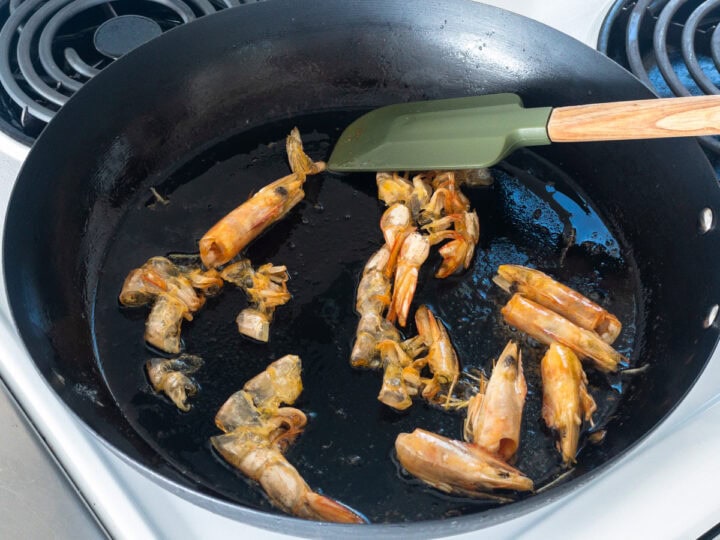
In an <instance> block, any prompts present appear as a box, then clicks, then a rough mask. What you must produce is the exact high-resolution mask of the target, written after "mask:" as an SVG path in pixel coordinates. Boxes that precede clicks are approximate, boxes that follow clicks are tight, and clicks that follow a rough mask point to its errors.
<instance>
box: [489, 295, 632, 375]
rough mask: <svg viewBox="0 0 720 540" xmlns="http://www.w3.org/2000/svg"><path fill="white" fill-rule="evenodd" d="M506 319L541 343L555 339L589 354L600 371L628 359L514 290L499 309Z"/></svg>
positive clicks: (600, 340) (583, 356)
mask: <svg viewBox="0 0 720 540" xmlns="http://www.w3.org/2000/svg"><path fill="white" fill-rule="evenodd" d="M500 312H501V313H502V316H503V318H504V319H505V321H506V322H507V323H508V324H510V325H511V326H514V327H515V328H517V329H518V330H521V331H523V332H525V333H526V334H529V335H530V336H531V337H533V338H535V339H536V340H538V341H539V342H541V343H544V344H546V345H551V344H552V343H553V342H558V343H560V344H561V345H565V346H567V347H569V348H571V349H572V350H573V351H575V353H577V354H578V355H579V356H580V357H582V358H589V359H591V360H592V361H593V363H594V364H595V367H596V368H597V369H599V370H601V371H604V372H609V371H617V369H618V365H620V364H623V365H626V364H627V359H626V358H625V357H624V356H623V355H622V354H620V353H619V352H617V351H616V350H615V349H613V348H612V347H611V346H610V345H609V344H608V343H606V342H605V341H603V340H602V339H600V337H599V336H598V335H597V334H596V333H595V332H591V331H590V330H585V329H584V328H581V327H579V326H577V325H575V324H574V323H572V322H570V321H569V320H567V319H566V318H565V317H563V316H561V315H558V314H557V313H555V312H554V311H550V310H549V309H547V308H544V307H542V306H541V305H540V304H536V303H535V302H533V301H532V300H528V299H527V298H525V297H523V296H522V295H520V294H515V295H513V297H512V298H511V299H510V301H509V302H508V303H507V304H506V305H505V307H503V308H502V310H500Z"/></svg>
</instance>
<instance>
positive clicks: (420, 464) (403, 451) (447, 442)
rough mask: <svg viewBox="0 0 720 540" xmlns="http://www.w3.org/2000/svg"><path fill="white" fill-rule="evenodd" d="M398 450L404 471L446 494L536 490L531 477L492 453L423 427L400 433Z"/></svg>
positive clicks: (396, 449) (472, 495) (470, 494)
mask: <svg viewBox="0 0 720 540" xmlns="http://www.w3.org/2000/svg"><path fill="white" fill-rule="evenodd" d="M395 451H396V452H397V457H398V461H399V462H400V464H401V465H402V466H403V467H404V468H405V470H407V471H408V472H409V473H410V474H412V475H413V476H415V477H417V478H419V479H420V480H422V481H423V482H425V483H426V484H429V485H431V486H433V487H434V488H436V489H439V490H440V491H444V492H445V493H450V494H454V495H464V496H469V497H483V496H484V495H485V494H486V493H487V492H488V491H492V490H495V489H511V490H516V491H531V490H532V489H533V482H532V480H531V479H530V478H528V477H526V476H525V475H524V474H523V473H522V472H521V471H519V470H518V469H516V468H514V467H511V466H510V465H508V464H507V463H505V462H504V461H502V460H500V459H498V458H497V457H495V456H493V455H492V454H491V453H490V452H487V451H486V450H483V449H482V448H480V447H479V446H476V445H473V444H469V443H466V442H462V441H456V440H453V439H448V438H447V437H443V436H442V435H438V434H436V433H432V432H430V431H425V430H424V429H419V428H418V429H416V430H415V431H413V432H412V433H401V434H399V435H398V436H397V439H396V440H395Z"/></svg>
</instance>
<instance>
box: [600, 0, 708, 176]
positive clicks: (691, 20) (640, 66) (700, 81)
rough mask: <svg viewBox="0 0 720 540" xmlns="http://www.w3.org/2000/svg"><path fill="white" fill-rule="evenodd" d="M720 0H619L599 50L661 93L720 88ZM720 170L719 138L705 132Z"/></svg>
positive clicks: (704, 142)
mask: <svg viewBox="0 0 720 540" xmlns="http://www.w3.org/2000/svg"><path fill="white" fill-rule="evenodd" d="M719 22H720V0H704V1H703V0H637V1H628V0H619V1H617V2H615V4H613V6H612V8H611V9H610V11H609V13H608V15H607V17H606V19H605V21H604V23H603V26H602V28H601V30H600V36H599V38H598V50H600V51H601V52H603V53H604V54H606V55H607V56H608V57H610V58H612V59H613V60H615V61H616V62H617V63H619V64H620V65H622V66H623V67H625V68H626V69H629V70H630V71H632V72H633V73H634V74H635V75H636V76H637V77H638V78H639V79H640V80H641V81H643V82H644V83H645V85H646V86H648V87H649V88H650V89H652V90H653V91H654V92H655V93H656V94H657V95H658V96H661V97H672V96H694V95H702V94H720V88H719V86H720V72H719V70H720V25H718V23H719ZM699 141H700V143H701V144H702V145H703V147H704V148H705V150H706V153H707V154H708V157H709V158H710V161H711V162H712V163H713V166H714V167H715V171H716V172H717V173H718V174H719V176H720V139H718V138H717V137H700V138H699Z"/></svg>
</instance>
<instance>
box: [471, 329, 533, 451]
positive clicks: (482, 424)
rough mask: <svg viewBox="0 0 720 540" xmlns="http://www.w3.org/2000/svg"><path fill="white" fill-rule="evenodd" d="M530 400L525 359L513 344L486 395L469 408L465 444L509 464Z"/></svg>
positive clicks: (502, 356) (495, 370)
mask: <svg viewBox="0 0 720 540" xmlns="http://www.w3.org/2000/svg"><path fill="white" fill-rule="evenodd" d="M526 396H527V384H526V383H525V376H524V375H523V368H522V357H521V354H520V353H519V351H518V347H517V344H515V343H514V342H512V341H510V342H509V343H508V344H507V345H506V346H505V349H504V350H503V352H502V353H501V354H500V357H499V358H498V360H497V362H496V363H495V367H494V368H493V371H492V375H491V376H490V380H489V381H488V383H487V387H486V388H485V392H484V395H483V394H477V395H475V396H474V397H473V398H472V399H471V400H470V403H469V404H468V413H467V418H466V421H465V429H464V434H465V440H466V441H468V442H474V443H476V444H478V445H479V446H481V447H483V448H485V449H486V450H488V451H489V452H492V453H493V454H495V455H497V456H499V457H500V458H501V459H503V460H505V461H507V460H509V459H510V458H511V457H512V456H513V455H514V454H515V452H516V451H517V449H518V446H519V445H520V428H521V425H522V413H523V408H524V406H525V397H526Z"/></svg>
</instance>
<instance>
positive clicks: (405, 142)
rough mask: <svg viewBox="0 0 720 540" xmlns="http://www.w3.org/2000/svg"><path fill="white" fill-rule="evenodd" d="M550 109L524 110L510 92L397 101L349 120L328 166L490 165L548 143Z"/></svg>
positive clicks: (405, 168) (432, 167) (415, 167)
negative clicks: (397, 102) (407, 101)
mask: <svg viewBox="0 0 720 540" xmlns="http://www.w3.org/2000/svg"><path fill="white" fill-rule="evenodd" d="M551 110H552V109H551V108H550V107H543V108H533V109H525V108H524V107H523V104H522V100H521V99H520V97H519V96H517V95H515V94H492V95H487V96H473V97H466V98H457V99H442V100H436V101H418V102H413V103H402V104H398V105H390V106H388V107H383V108H381V109H376V110H374V111H371V112H369V113H367V114H366V115H364V116H361V117H360V118H358V119H357V120H355V121H354V122H353V123H352V124H350V126H348V127H347V129H345V131H344V132H343V133H342V135H341V136H340V139H339V140H338V142H337V144H336V145H335V148H334V150H333V152H332V155H331V156H330V160H329V161H328V169H330V170H333V171H338V172H355V171H425V170H437V169H478V168H481V167H489V166H491V165H494V164H495V163H497V162H498V161H500V160H501V159H503V158H504V157H505V156H507V155H508V154H510V153H511V152H512V151H513V150H515V149H517V148H520V147H522V146H536V145H542V144H550V139H549V138H548V135H547V129H546V126H547V122H548V118H549V117H550V112H551Z"/></svg>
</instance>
